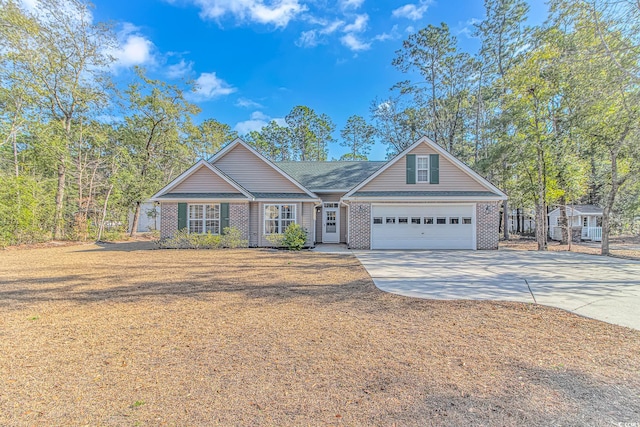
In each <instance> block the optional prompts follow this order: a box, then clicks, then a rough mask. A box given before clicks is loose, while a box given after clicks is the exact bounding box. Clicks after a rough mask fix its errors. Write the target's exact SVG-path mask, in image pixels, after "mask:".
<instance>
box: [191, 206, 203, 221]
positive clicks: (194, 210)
mask: <svg viewBox="0 0 640 427" xmlns="http://www.w3.org/2000/svg"><path fill="white" fill-rule="evenodd" d="M189 219H202V205H189Z"/></svg>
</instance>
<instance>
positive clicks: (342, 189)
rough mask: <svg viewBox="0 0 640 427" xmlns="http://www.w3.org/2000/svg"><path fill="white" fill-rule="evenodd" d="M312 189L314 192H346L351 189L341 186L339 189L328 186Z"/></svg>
mask: <svg viewBox="0 0 640 427" xmlns="http://www.w3.org/2000/svg"><path fill="white" fill-rule="evenodd" d="M310 191H313V192H314V193H346V192H347V191H349V188H339V189H337V190H335V189H326V188H319V189H315V188H314V189H312V190H310Z"/></svg>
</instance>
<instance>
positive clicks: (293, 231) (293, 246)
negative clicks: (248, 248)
mask: <svg viewBox="0 0 640 427" xmlns="http://www.w3.org/2000/svg"><path fill="white" fill-rule="evenodd" d="M267 240H268V241H269V242H270V243H272V244H274V245H275V246H284V247H285V248H287V249H289V250H290V251H299V250H300V249H302V248H303V247H304V244H305V243H306V241H307V231H306V230H305V229H304V228H302V226H300V225H299V224H295V223H294V224H291V225H290V226H288V227H287V228H286V230H284V233H283V234H271V235H269V236H267Z"/></svg>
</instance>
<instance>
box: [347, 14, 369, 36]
mask: <svg viewBox="0 0 640 427" xmlns="http://www.w3.org/2000/svg"><path fill="white" fill-rule="evenodd" d="M368 20H369V15H367V14H366V13H363V14H362V15H356V19H355V20H354V21H353V24H349V25H346V26H345V27H344V28H343V30H342V31H344V32H345V33H360V32H362V31H364V30H366V29H367V21H368Z"/></svg>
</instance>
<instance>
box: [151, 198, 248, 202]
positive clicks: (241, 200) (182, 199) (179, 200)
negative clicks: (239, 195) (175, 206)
mask: <svg viewBox="0 0 640 427" xmlns="http://www.w3.org/2000/svg"><path fill="white" fill-rule="evenodd" d="M165 202H171V203H175V202H178V203H215V202H225V203H249V200H247V199H189V198H184V197H183V198H177V199H173V198H172V199H164V198H163V199H157V200H156V203H165Z"/></svg>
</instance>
